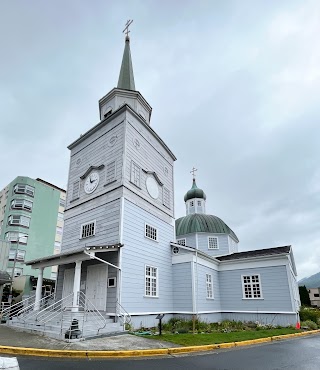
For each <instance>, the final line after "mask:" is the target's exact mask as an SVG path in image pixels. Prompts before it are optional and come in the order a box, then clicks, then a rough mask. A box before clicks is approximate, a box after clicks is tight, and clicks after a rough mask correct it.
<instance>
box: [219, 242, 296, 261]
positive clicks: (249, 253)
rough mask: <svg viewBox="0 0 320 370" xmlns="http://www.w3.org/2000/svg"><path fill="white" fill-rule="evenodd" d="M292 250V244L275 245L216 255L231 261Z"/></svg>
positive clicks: (220, 258) (220, 259)
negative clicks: (273, 246)
mask: <svg viewBox="0 0 320 370" xmlns="http://www.w3.org/2000/svg"><path fill="white" fill-rule="evenodd" d="M290 250H291V245H287V246H283V247H275V248H267V249H256V250H254V251H247V252H238V253H233V254H228V255H226V256H220V257H215V258H216V259H217V260H219V261H230V260H238V259H243V258H251V257H260V256H261V257H262V256H274V255H277V254H284V253H287V254H289V253H290Z"/></svg>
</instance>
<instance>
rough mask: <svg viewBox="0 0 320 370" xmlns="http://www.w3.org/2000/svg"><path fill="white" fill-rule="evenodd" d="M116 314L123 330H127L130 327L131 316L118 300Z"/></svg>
mask: <svg viewBox="0 0 320 370" xmlns="http://www.w3.org/2000/svg"><path fill="white" fill-rule="evenodd" d="M116 315H117V319H118V320H120V323H121V325H122V326H123V330H128V329H129V328H130V327H131V316H130V314H129V313H128V312H127V311H126V310H125V309H124V307H123V306H121V304H120V303H119V301H118V300H117V302H116Z"/></svg>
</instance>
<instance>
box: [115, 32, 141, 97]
mask: <svg viewBox="0 0 320 370" xmlns="http://www.w3.org/2000/svg"><path fill="white" fill-rule="evenodd" d="M117 87H118V88H119V89H124V90H135V89H136V88H135V85H134V77H133V68H132V61H131V52H130V39H129V36H126V43H125V47H124V52H123V57H122V63H121V70H120V75H119V81H118V86H117Z"/></svg>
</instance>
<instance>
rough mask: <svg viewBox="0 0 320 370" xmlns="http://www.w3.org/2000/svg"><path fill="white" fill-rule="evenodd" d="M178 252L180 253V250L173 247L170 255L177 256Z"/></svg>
mask: <svg viewBox="0 0 320 370" xmlns="http://www.w3.org/2000/svg"><path fill="white" fill-rule="evenodd" d="M179 252H180V248H179V247H177V246H174V247H173V248H172V254H179Z"/></svg>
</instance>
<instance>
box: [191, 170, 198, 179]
mask: <svg viewBox="0 0 320 370" xmlns="http://www.w3.org/2000/svg"><path fill="white" fill-rule="evenodd" d="M196 171H198V169H197V168H194V167H193V168H192V170H191V171H190V173H192V176H193V179H195V178H196V174H195V172H196Z"/></svg>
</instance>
